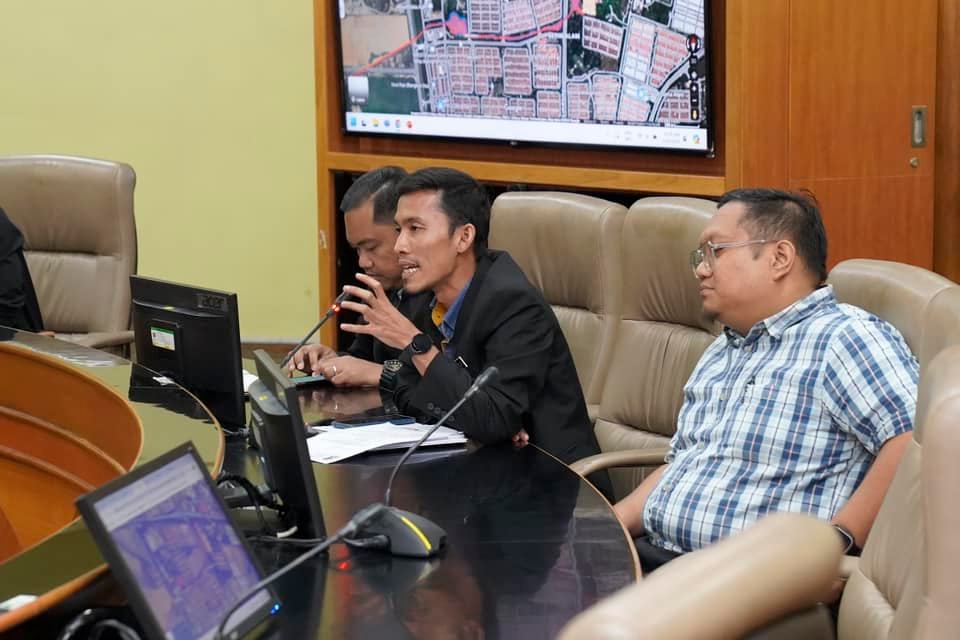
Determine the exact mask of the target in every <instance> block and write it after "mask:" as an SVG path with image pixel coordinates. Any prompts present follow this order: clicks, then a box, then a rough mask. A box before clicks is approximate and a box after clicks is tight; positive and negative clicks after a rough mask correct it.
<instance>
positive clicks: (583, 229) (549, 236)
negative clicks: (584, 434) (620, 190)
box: [489, 191, 627, 419]
mask: <svg viewBox="0 0 960 640" xmlns="http://www.w3.org/2000/svg"><path fill="white" fill-rule="evenodd" d="M626 212H627V210H626V207H623V206H622V205H619V204H614V203H612V202H608V201H606V200H602V199H600V198H592V197H589V196H583V195H579V194H575V193H559V192H552V191H529V192H508V193H504V194H502V195H500V196H499V197H498V198H497V199H496V200H495V201H494V203H493V209H492V212H491V219H490V240H489V244H490V247H491V248H494V249H501V250H505V251H507V252H509V253H510V255H511V256H513V259H514V260H516V262H517V264H518V265H520V268H521V269H523V272H524V273H525V274H526V276H527V278H529V280H530V281H531V282H532V283H533V284H534V286H536V287H537V288H538V289H540V291H541V292H542V293H543V296H544V298H545V299H546V300H547V302H549V303H550V305H551V306H552V307H553V310H554V313H555V314H556V315H557V320H558V321H559V323H560V328H561V329H562V330H563V334H564V336H565V337H566V339H567V344H569V345H570V351H571V353H572V354H573V361H574V364H575V365H576V367H577V374H578V375H579V377H580V385H581V387H582V388H583V395H584V397H585V398H586V401H587V409H588V411H589V412H590V417H591V419H595V418H596V414H597V409H598V408H599V404H600V393H601V391H602V390H603V386H604V382H605V380H606V374H607V368H608V366H609V362H610V357H611V355H612V350H613V338H614V331H615V329H616V323H617V322H618V321H619V318H620V300H621V298H620V296H621V271H620V246H621V245H620V232H621V231H622V229H623V219H624V216H625V215H626Z"/></svg>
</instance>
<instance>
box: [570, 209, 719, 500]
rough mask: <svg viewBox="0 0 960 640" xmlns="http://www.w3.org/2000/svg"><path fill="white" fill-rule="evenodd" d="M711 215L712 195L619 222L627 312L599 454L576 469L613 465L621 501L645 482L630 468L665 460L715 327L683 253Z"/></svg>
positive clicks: (603, 402)
mask: <svg viewBox="0 0 960 640" xmlns="http://www.w3.org/2000/svg"><path fill="white" fill-rule="evenodd" d="M715 211H716V204H715V203H714V202H712V201H709V200H701V199H697V198H679V197H654V198H644V199H642V200H639V201H638V202H636V203H635V204H634V205H633V206H632V207H630V210H629V211H628V212H627V216H626V219H625V220H624V224H623V232H622V234H621V237H620V242H621V248H620V254H619V255H620V267H619V269H620V272H621V274H622V275H621V285H622V287H623V290H622V294H621V299H622V305H623V310H622V312H621V314H620V318H619V320H618V322H617V326H616V336H615V339H614V347H613V357H612V358H611V361H610V367H609V370H608V372H607V376H606V384H605V385H604V389H603V394H602V396H601V398H600V407H599V411H598V415H597V421H596V428H595V430H596V434H597V441H598V442H599V444H600V450H601V451H602V452H603V453H601V454H599V455H598V456H591V457H590V458H586V459H585V460H583V461H580V462H578V463H577V464H576V466H575V467H574V468H575V469H577V470H578V471H580V472H581V473H584V474H589V473H590V472H591V471H592V470H593V469H599V468H612V469H613V470H612V471H611V474H610V477H611V480H612V481H613V485H614V493H615V494H616V496H617V498H618V499H619V498H622V497H623V496H624V495H626V494H627V493H629V492H630V491H631V490H632V489H633V488H634V487H635V486H636V485H637V484H638V483H639V482H640V480H641V479H642V477H643V473H644V470H643V469H641V468H635V467H636V465H656V464H661V463H662V462H663V456H664V454H665V453H666V447H667V445H668V444H669V442H670V438H671V437H672V436H673V433H674V432H675V431H676V424H677V415H678V414H679V412H680V405H681V403H682V401H683V386H684V384H686V382H687V378H689V377H690V373H691V372H692V371H693V367H694V365H696V363H697V361H698V360H699V359H700V356H701V355H702V354H703V351H704V350H705V349H706V348H707V346H708V345H709V344H710V343H711V342H712V341H713V339H714V338H715V336H716V334H717V333H718V332H719V327H718V326H717V325H716V323H714V322H712V321H711V320H709V319H707V318H706V317H705V316H704V315H703V311H702V307H701V304H700V294H699V287H698V283H697V279H696V278H695V277H694V275H693V271H692V270H691V269H690V262H689V259H688V256H689V255H690V252H691V251H692V250H693V249H695V248H696V247H697V244H698V243H697V241H698V238H699V236H700V233H701V232H702V231H703V228H704V227H705V226H706V224H707V221H708V220H709V219H710V217H711V216H712V215H713V214H714V212H715ZM615 467H634V468H630V469H622V468H615Z"/></svg>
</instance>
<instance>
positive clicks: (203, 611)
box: [95, 456, 269, 640]
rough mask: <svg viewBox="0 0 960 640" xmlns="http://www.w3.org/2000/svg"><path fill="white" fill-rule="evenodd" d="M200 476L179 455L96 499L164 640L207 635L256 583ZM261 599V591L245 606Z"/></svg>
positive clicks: (249, 563) (258, 603) (194, 466)
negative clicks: (161, 631) (121, 487)
mask: <svg viewBox="0 0 960 640" xmlns="http://www.w3.org/2000/svg"><path fill="white" fill-rule="evenodd" d="M202 474H203V471H202V470H201V468H200V467H199V466H198V465H197V464H196V463H195V462H194V461H193V459H191V458H190V457H189V456H184V457H181V458H179V459H176V460H174V461H173V462H171V463H170V464H168V465H165V466H164V467H162V468H160V469H158V470H156V471H154V472H152V473H150V474H148V475H146V476H144V477H143V478H142V479H140V480H139V481H137V482H135V483H133V484H130V485H128V486H126V487H124V488H123V489H120V490H118V491H116V492H115V493H113V494H111V495H109V496H107V497H105V498H103V499H102V500H99V501H98V502H97V503H96V504H95V509H96V510H97V513H98V515H99V517H100V518H101V520H102V521H103V523H104V525H105V527H106V529H107V531H108V532H109V534H110V536H111V538H112V540H113V542H114V544H115V546H116V548H117V549H118V551H119V553H120V554H121V555H122V556H123V559H124V561H125V563H126V565H127V569H128V570H129V572H130V573H131V574H132V577H133V579H134V580H135V582H136V583H137V585H138V587H139V589H140V591H141V593H142V595H143V597H144V599H145V600H146V601H147V603H148V604H149V606H150V608H151V609H152V610H153V614H154V616H155V617H156V619H157V621H158V623H159V625H160V627H161V628H162V629H163V631H164V633H165V635H166V637H168V638H175V639H180V638H183V639H184V640H187V639H190V640H193V639H195V638H206V637H210V636H212V634H213V631H214V630H215V628H216V626H217V624H219V622H220V619H221V618H222V617H223V615H224V613H226V611H227V609H229V608H230V607H231V606H232V605H233V604H234V603H235V602H236V601H237V600H238V599H239V597H240V596H241V595H242V594H243V593H245V592H246V591H247V590H248V589H250V588H251V587H252V586H253V585H254V584H256V583H257V582H258V581H259V580H260V575H259V572H258V571H257V568H256V567H255V565H254V564H253V562H252V561H251V558H250V556H249V554H248V552H247V550H246V548H245V547H244V546H243V543H242V541H241V540H240V539H239V537H238V536H237V533H236V530H235V529H234V528H233V526H232V524H231V523H230V521H229V520H228V519H227V516H226V514H225V513H224V511H223V509H222V508H221V506H220V504H219V503H218V502H217V498H216V496H215V495H214V494H213V491H212V490H211V485H210V483H209V481H207V480H206V478H204V476H203V475H202ZM267 599H269V595H268V594H267V593H266V592H264V593H262V594H261V595H260V596H258V597H255V598H253V599H252V600H251V602H250V604H249V605H248V606H247V607H245V608H255V607H257V606H262V605H263V603H264V601H265V600H267ZM242 611H244V609H241V612H242ZM238 617H242V615H241V616H238Z"/></svg>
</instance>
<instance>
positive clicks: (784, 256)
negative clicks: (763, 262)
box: [770, 240, 798, 280]
mask: <svg viewBox="0 0 960 640" xmlns="http://www.w3.org/2000/svg"><path fill="white" fill-rule="evenodd" d="M797 266H798V262H797V248H796V247H795V246H794V244H793V243H792V242H790V241H789V240H777V241H776V242H775V243H774V245H773V252H772V253H771V256H770V267H771V268H772V269H773V279H774V280H780V279H781V278H784V277H786V276H787V275H788V274H790V272H791V271H793V270H794V269H796V268H797Z"/></svg>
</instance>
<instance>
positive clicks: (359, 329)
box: [340, 323, 374, 334]
mask: <svg viewBox="0 0 960 640" xmlns="http://www.w3.org/2000/svg"><path fill="white" fill-rule="evenodd" d="M340 328H341V329H343V330H344V331H346V332H348V333H366V334H373V332H374V328H373V325H369V324H348V323H344V324H342V325H340Z"/></svg>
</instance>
